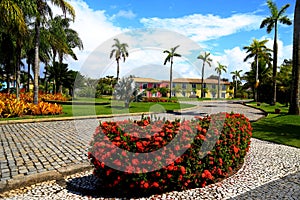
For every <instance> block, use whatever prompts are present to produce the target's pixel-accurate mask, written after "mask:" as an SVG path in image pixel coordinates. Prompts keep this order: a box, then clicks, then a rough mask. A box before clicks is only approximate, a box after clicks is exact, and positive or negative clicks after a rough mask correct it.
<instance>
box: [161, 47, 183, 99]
mask: <svg viewBox="0 0 300 200" xmlns="http://www.w3.org/2000/svg"><path fill="white" fill-rule="evenodd" d="M178 47H179V45H177V46H175V47H173V48H171V50H170V51H169V50H164V51H163V53H167V54H168V56H167V57H166V59H165V61H164V65H166V64H167V62H170V63H171V66H170V95H169V98H171V97H172V73H173V70H172V68H173V57H174V56H175V57H181V55H180V54H178V53H176V49H177V48H178Z"/></svg>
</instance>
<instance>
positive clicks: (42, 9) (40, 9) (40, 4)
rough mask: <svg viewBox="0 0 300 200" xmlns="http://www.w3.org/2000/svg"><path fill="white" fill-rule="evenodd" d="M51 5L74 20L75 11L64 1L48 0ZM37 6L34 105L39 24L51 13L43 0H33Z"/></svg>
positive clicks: (37, 68) (38, 68) (36, 91)
mask: <svg viewBox="0 0 300 200" xmlns="http://www.w3.org/2000/svg"><path fill="white" fill-rule="evenodd" d="M50 1H51V3H52V4H53V5H56V6H58V7H60V8H61V9H62V11H63V14H64V15H66V14H67V12H68V13H69V14H70V15H71V16H72V18H73V20H74V18H75V10H74V8H73V7H72V6H71V4H69V3H68V2H67V1H65V0H50ZM35 3H36V6H37V12H36V13H35V42H34V50H35V54H34V55H35V57H34V98H33V102H34V104H37V103H38V91H39V90H38V86H39V81H38V77H39V71H40V66H39V48H40V29H41V23H42V21H43V20H44V19H45V17H46V16H47V15H50V16H52V11H51V9H50V7H49V5H48V4H47V2H46V1H44V0H35Z"/></svg>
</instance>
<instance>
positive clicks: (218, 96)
mask: <svg viewBox="0 0 300 200" xmlns="http://www.w3.org/2000/svg"><path fill="white" fill-rule="evenodd" d="M220 79H221V74H219V77H218V95H217V98H218V99H219V98H220Z"/></svg>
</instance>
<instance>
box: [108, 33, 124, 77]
mask: <svg viewBox="0 0 300 200" xmlns="http://www.w3.org/2000/svg"><path fill="white" fill-rule="evenodd" d="M114 41H115V43H114V44H113V45H112V47H113V48H114V49H113V50H112V51H111V52H110V56H109V57H110V58H112V57H113V56H114V55H115V59H116V61H117V80H119V73H120V59H121V57H122V58H123V62H125V60H126V57H128V56H129V53H128V51H127V48H128V44H126V43H120V41H119V39H117V38H115V39H114Z"/></svg>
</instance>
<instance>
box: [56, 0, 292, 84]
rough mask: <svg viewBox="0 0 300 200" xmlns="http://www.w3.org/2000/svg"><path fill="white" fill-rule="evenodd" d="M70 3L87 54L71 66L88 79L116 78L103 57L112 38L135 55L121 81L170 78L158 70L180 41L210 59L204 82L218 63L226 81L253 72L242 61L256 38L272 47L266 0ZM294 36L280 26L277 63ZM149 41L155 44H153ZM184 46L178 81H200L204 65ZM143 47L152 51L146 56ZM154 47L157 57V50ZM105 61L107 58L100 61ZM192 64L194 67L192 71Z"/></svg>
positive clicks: (287, 56)
mask: <svg viewBox="0 0 300 200" xmlns="http://www.w3.org/2000/svg"><path fill="white" fill-rule="evenodd" d="M69 2H70V3H71V4H72V5H73V6H74V8H75V11H76V14H77V17H76V19H75V23H74V24H73V28H74V29H75V30H76V31H77V32H78V33H79V35H80V37H81V38H82V40H83V43H84V47H85V49H84V51H78V50H76V53H77V55H78V58H79V60H78V61H73V60H71V59H69V58H68V59H67V62H68V63H69V66H70V68H73V69H75V70H80V71H81V72H83V73H84V74H87V75H93V76H96V77H101V76H103V75H116V67H115V63H114V62H113V60H110V59H109V58H107V57H108V56H107V55H105V53H104V52H101V51H104V50H105V49H106V53H107V54H109V52H110V50H111V48H110V47H111V44H112V39H113V38H115V37H118V38H123V39H124V40H122V41H121V42H126V43H128V44H129V46H130V52H131V50H132V53H130V55H129V58H128V59H127V61H126V62H125V63H121V68H120V74H121V76H126V75H129V73H133V72H134V73H133V74H135V75H139V74H138V71H139V72H143V73H141V74H140V76H148V77H151V78H158V79H167V77H168V74H167V73H166V72H165V69H163V71H159V69H162V68H163V67H166V68H167V67H168V66H163V59H164V57H165V56H166V55H163V54H162V52H161V49H164V48H168V49H169V48H171V47H173V46H174V45H175V44H176V42H177V43H180V42H184V43H185V44H186V43H189V42H194V43H196V44H197V45H199V50H197V51H198V54H200V53H203V52H204V51H208V52H210V53H211V54H212V58H213V66H212V67H211V68H209V67H206V71H205V76H206V77H207V76H209V75H212V74H216V73H215V71H214V67H215V66H216V65H217V64H216V63H217V62H220V63H222V64H224V65H226V66H227V67H228V68H227V71H228V73H225V74H223V77H226V78H229V79H231V75H230V72H231V71H234V70H239V69H242V70H243V72H246V71H249V63H245V62H243V59H244V58H245V56H246V54H245V51H244V50H243V47H244V46H248V45H250V44H251V42H252V40H253V39H254V38H256V39H259V40H261V39H269V40H270V42H269V43H268V46H269V47H270V48H272V42H273V40H272V38H273V34H274V33H273V32H272V33H271V34H267V33H266V30H265V29H260V28H259V26H260V23H261V21H262V19H263V18H265V17H267V16H269V15H270V13H269V9H268V7H267V5H266V1H265V0H251V1H241V0H227V1H225V0H211V1H208V0H206V1H199V0H188V1H182V0H169V1H159V0H152V1H145V0H97V1H95V0H69ZM275 3H276V4H277V6H278V7H279V8H280V7H281V6H283V5H284V4H287V3H289V4H290V5H291V6H290V7H289V8H288V10H287V13H286V14H287V15H288V16H289V17H290V19H292V20H293V11H294V3H295V2H294V1H288V0H280V1H279V0H277V1H275ZM57 12H58V11H57ZM148 28H151V29H165V30H168V31H170V32H172V34H173V33H174V34H173V36H174V37H173V36H170V37H168V35H166V37H163V36H162V35H161V34H162V33H161V32H155V33H154V35H153V36H156V39H154V40H155V41H154V40H153V38H152V37H151V35H150V34H148V33H147V34H145V30H147V29H148ZM136 29H142V30H143V36H139V35H136V34H135V33H136V32H135V30H136ZM128 31H129V33H130V34H131V35H134V36H132V37H128V35H126V33H128ZM292 31H293V26H283V25H280V26H279V41H278V45H279V62H278V64H280V63H281V62H282V61H283V59H290V58H291V55H292V53H291V51H292ZM170 32H168V34H170ZM176 34H179V35H180V36H178V37H179V38H180V39H176ZM181 36H184V37H186V39H184V38H181ZM140 37H141V38H140ZM145 37H146V38H145ZM157 38H159V39H157ZM139 39H140V40H141V41H142V42H140V45H142V46H138V45H137V40H139ZM171 39H172V40H173V41H168V42H169V43H168V42H166V41H165V40H171ZM146 40H149V41H148V43H147V42H145V41H146ZM151 42H152V43H153V44H156V45H151ZM159 43H161V45H160V46H159V45H158V44H159ZM185 44H179V45H181V46H180V47H179V48H178V53H182V54H183V55H184V59H181V60H180V59H178V60H177V63H176V60H175V62H174V70H175V76H181V77H199V76H200V74H199V71H197V70H195V69H196V68H197V67H199V66H201V65H202V64H201V63H199V62H200V61H199V62H197V61H195V60H194V59H193V58H192V57H191V55H192V54H189V55H188V54H185V51H187V49H185V47H183V46H184V45H185ZM157 45H158V46H157ZM168 45H169V46H168ZM172 45H173V46H172ZM131 48H132V49H131ZM145 48H146V49H147V48H148V50H149V48H150V49H151V48H152V49H151V50H149V51H145ZM155 48H156V50H155V51H156V52H155V51H153V49H155ZM186 48H187V47H186ZM195 48H196V47H195ZM99 49H102V50H99ZM98 50H99V51H98ZM180 51H182V52H180ZM195 51H196V50H195ZM153 52H154V53H153ZM152 53H153V54H152ZM91 55H93V56H91ZM195 55H196V54H193V55H192V56H195ZM101 56H102V57H105V59H104V58H102V59H101V58H99V57H101ZM145 57H147V58H149V57H150V59H151V62H150V61H149V59H148V60H147V62H146V61H145ZM98 59H99V60H98ZM186 61H188V62H186ZM189 65H193V66H192V67H189ZM151 66H152V68H151ZM176 67H177V68H176ZM141 69H142V70H141ZM97 70H99V72H97ZM155 72H156V73H155Z"/></svg>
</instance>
